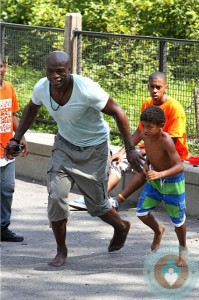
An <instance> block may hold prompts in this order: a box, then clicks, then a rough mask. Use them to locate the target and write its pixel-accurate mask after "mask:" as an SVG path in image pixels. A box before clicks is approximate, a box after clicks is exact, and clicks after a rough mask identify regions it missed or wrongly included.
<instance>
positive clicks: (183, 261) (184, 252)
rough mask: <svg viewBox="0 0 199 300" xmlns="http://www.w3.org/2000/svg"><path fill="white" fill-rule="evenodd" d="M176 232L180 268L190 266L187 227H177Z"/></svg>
mask: <svg viewBox="0 0 199 300" xmlns="http://www.w3.org/2000/svg"><path fill="white" fill-rule="evenodd" d="M175 232H176V235H177V237H178V241H179V261H178V267H187V266H188V249H187V245H186V225H185V223H184V224H183V225H182V226H180V227H175Z"/></svg>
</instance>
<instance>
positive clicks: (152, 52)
mask: <svg viewBox="0 0 199 300" xmlns="http://www.w3.org/2000/svg"><path fill="white" fill-rule="evenodd" d="M0 25H1V27H0V30H1V52H2V53H3V54H4V55H5V56H6V57H7V58H8V64H9V69H8V72H7V77H6V79H7V80H9V81H11V82H12V84H13V85H14V87H15V90H16V92H17V96H18V99H19V103H20V106H21V108H23V107H24V106H25V104H26V103H27V102H28V101H29V99H30V97H31V93H32V89H33V86H34V84H35V83H36V82H37V81H38V80H39V79H40V78H41V77H43V76H45V72H44V67H45V58H46V55H47V54H48V53H49V52H50V51H53V50H57V49H60V50H63V49H64V29H56V28H46V27H38V26H26V25H17V24H8V23H3V22H1V23H0ZM74 37H75V38H76V39H77V41H78V53H77V70H78V73H79V74H82V75H83V76H88V77H90V78H92V79H94V80H95V81H97V82H99V83H100V84H101V86H102V87H103V88H104V89H105V90H107V91H108V92H109V94H110V95H111V96H112V97H113V98H114V99H115V100H116V101H117V102H118V103H120V105H121V106H122V107H123V108H124V109H125V111H126V112H127V115H128V117H129V120H130V125H131V129H132V132H133V131H134V130H135V129H136V127H137V122H138V120H139V114H140V107H141V103H142V102H143V101H144V99H145V98H146V97H148V96H149V93H148V90H147V82H148V77H149V74H150V73H152V72H154V71H156V70H160V71H163V72H165V73H166V75H167V83H168V87H169V89H168V92H167V94H168V95H170V96H173V97H175V98H176V99H177V100H179V102H180V103H181V104H182V105H183V107H184V109H185V112H186V116H187V136H188V140H190V141H196V140H199V100H198V79H199V56H198V53H199V41H190V40H176V39H164V38H152V37H141V36H128V35H118V34H108V33H96V32H86V31H78V30H75V32H74ZM38 117H39V119H40V120H42V122H47V123H53V121H52V119H51V117H50V116H49V115H48V113H47V112H46V111H45V108H42V109H41V110H40V112H39V116H38ZM106 119H107V121H108V122H109V125H110V128H111V131H112V133H113V134H118V132H117V127H116V125H115V123H114V120H113V119H112V118H109V117H106ZM46 126H47V125H46ZM51 126H52V125H51Z"/></svg>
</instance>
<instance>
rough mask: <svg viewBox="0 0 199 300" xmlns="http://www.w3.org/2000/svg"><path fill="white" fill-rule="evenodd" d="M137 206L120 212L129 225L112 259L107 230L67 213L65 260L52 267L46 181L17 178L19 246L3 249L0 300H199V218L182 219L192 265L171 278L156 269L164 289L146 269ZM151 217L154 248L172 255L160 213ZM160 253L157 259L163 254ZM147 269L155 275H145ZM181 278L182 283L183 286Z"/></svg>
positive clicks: (147, 239)
mask: <svg viewBox="0 0 199 300" xmlns="http://www.w3.org/2000/svg"><path fill="white" fill-rule="evenodd" d="M79 196H80V195H79V194H78V191H76V190H74V191H73V193H71V195H70V197H71V199H77V198H78V197H79ZM135 207H136V204H135V203H133V201H132V203H130V202H128V203H126V204H124V205H123V206H122V207H121V209H120V211H119V213H120V215H121V217H122V218H124V219H128V220H130V221H131V229H130V232H129V235H128V238H127V241H126V244H125V246H124V247H123V248H122V249H120V250H119V251H117V252H114V253H109V252H108V250H107V248H108V245H109V242H110V239H111V238H112V235H113V228H112V227H110V226H109V225H107V224H106V223H103V222H102V221H101V220H100V219H99V218H97V217H95V218H93V217H91V216H90V215H89V214H88V213H87V211H78V210H76V209H72V208H71V216H70V218H69V222H68V232H67V245H68V258H67V261H66V264H65V265H64V266H62V267H59V268H57V267H52V266H49V265H48V264H47V262H48V260H49V259H51V258H53V257H54V256H55V254H56V244H55V241H54V237H53V234H52V230H51V228H49V223H48V219H47V191H46V186H45V183H42V182H36V181H33V180H30V179H27V178H22V177H18V178H17V179H16V190H15V195H14V201H13V210H12V223H11V226H10V229H11V230H13V231H14V232H16V233H18V234H22V235H23V236H24V238H25V239H24V241H23V242H22V243H7V242H2V243H1V299H2V300H11V299H13V300H32V299H38V300H40V299H42V300H51V299H52V300H61V299H63V300H79V299H81V300H87V299H88V300H130V299H145V300H148V299H152V300H154V299H170V300H171V299H175V300H176V299H178V297H179V299H187V300H188V299H189V300H190V299H193V300H195V299H199V280H198V273H197V272H198V268H199V220H197V219H194V218H193V217H189V216H187V242H188V248H189V253H190V267H188V268H185V269H186V270H185V271H183V272H182V271H179V270H178V269H179V268H178V269H175V267H173V268H170V269H168V270H169V272H170V271H171V269H172V270H173V271H172V272H174V270H175V272H174V273H173V274H171V273H170V274H169V276H170V277H167V275H168V272H167V273H164V272H163V271H161V272H162V274H163V273H164V274H165V275H164V276H163V275H161V274H159V275H160V277H161V276H162V277H161V278H162V280H163V279H164V281H165V282H164V284H162V283H161V281H159V279H158V277H157V278H156V275H155V277H153V278H152V279H149V278H148V275H150V274H156V273H157V272H159V271H157V270H158V268H157V266H156V262H155V263H154V265H155V266H153V265H152V263H151V266H150V267H149V265H148V263H147V262H152V261H153V259H154V258H151V252H150V244H151V242H152V239H153V233H152V232H151V230H150V229H149V228H148V227H146V226H145V225H144V224H143V223H142V222H141V221H140V220H139V219H138V218H137V217H136V216H135ZM154 215H155V216H156V217H157V219H158V221H159V222H161V223H162V224H164V225H165V228H166V231H165V234H164V236H163V239H162V244H161V247H160V249H163V250H164V249H170V250H169V251H173V249H178V248H177V245H178V242H177V239H176V235H175V232H174V229H173V226H172V224H171V223H170V220H169V217H168V215H167V213H166V212H165V210H164V208H159V209H157V211H156V212H155V213H154ZM169 247H170V248H169ZM171 247H172V248H171ZM158 251H159V250H158ZM158 251H157V252H158ZM165 251H166V250H165ZM163 252H164V251H163ZM159 253H160V254H159V255H160V256H159V257H161V259H162V257H163V256H164V254H161V252H159ZM165 253H166V252H165ZM171 254H172V253H171ZM154 255H156V254H154ZM172 255H173V254H172ZM174 256H175V255H174ZM174 256H173V257H174ZM154 257H155V256H154ZM156 260H157V259H156ZM151 267H152V268H153V269H154V270H156V271H157V272H156V271H154V272H152V271H151V270H149V269H150V268H151ZM155 268H156V269H155ZM162 270H163V269H162ZM179 272H181V273H179ZM180 274H182V276H181V275H180ZM183 274H184V277H183ZM196 274H197V275H196ZM175 276H176V277H175ZM174 277H175V278H174ZM181 277H182V278H185V279H183V280H184V281H183V283H182V280H181ZM167 278H170V279H167ZM176 278H177V279H176ZM150 280H152V281H151V284H150ZM180 280H181V281H180ZM155 281H157V282H156V283H155ZM174 281H175V283H174ZM191 284H192V287H191V288H190V285H191Z"/></svg>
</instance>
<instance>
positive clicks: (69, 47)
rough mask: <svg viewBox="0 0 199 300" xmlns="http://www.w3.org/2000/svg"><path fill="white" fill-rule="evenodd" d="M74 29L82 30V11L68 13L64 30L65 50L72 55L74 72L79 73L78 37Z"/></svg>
mask: <svg viewBox="0 0 199 300" xmlns="http://www.w3.org/2000/svg"><path fill="white" fill-rule="evenodd" d="M74 30H82V16H81V14H80V13H68V14H66V22H65V32H64V51H65V52H67V53H68V54H69V55H70V57H71V64H72V73H77V38H76V37H75V36H74V32H73V31H74Z"/></svg>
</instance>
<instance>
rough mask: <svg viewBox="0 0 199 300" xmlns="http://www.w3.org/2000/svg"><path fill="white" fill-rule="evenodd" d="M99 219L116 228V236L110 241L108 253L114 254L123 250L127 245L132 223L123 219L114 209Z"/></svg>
mask: <svg viewBox="0 0 199 300" xmlns="http://www.w3.org/2000/svg"><path fill="white" fill-rule="evenodd" d="M99 218H100V219H101V220H102V221H104V222H106V223H108V224H109V225H111V226H113V228H114V235H113V238H112V240H111V241H110V245H109V247H108V251H109V252H113V251H117V250H119V249H121V248H122V247H123V246H124V244H125V241H126V238H127V235H128V232H129V229H130V222H129V221H125V220H123V219H121V218H120V216H119V214H118V213H117V212H116V210H115V209H114V208H111V209H110V210H109V211H108V212H107V213H106V214H104V215H102V216H100V217H99Z"/></svg>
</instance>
